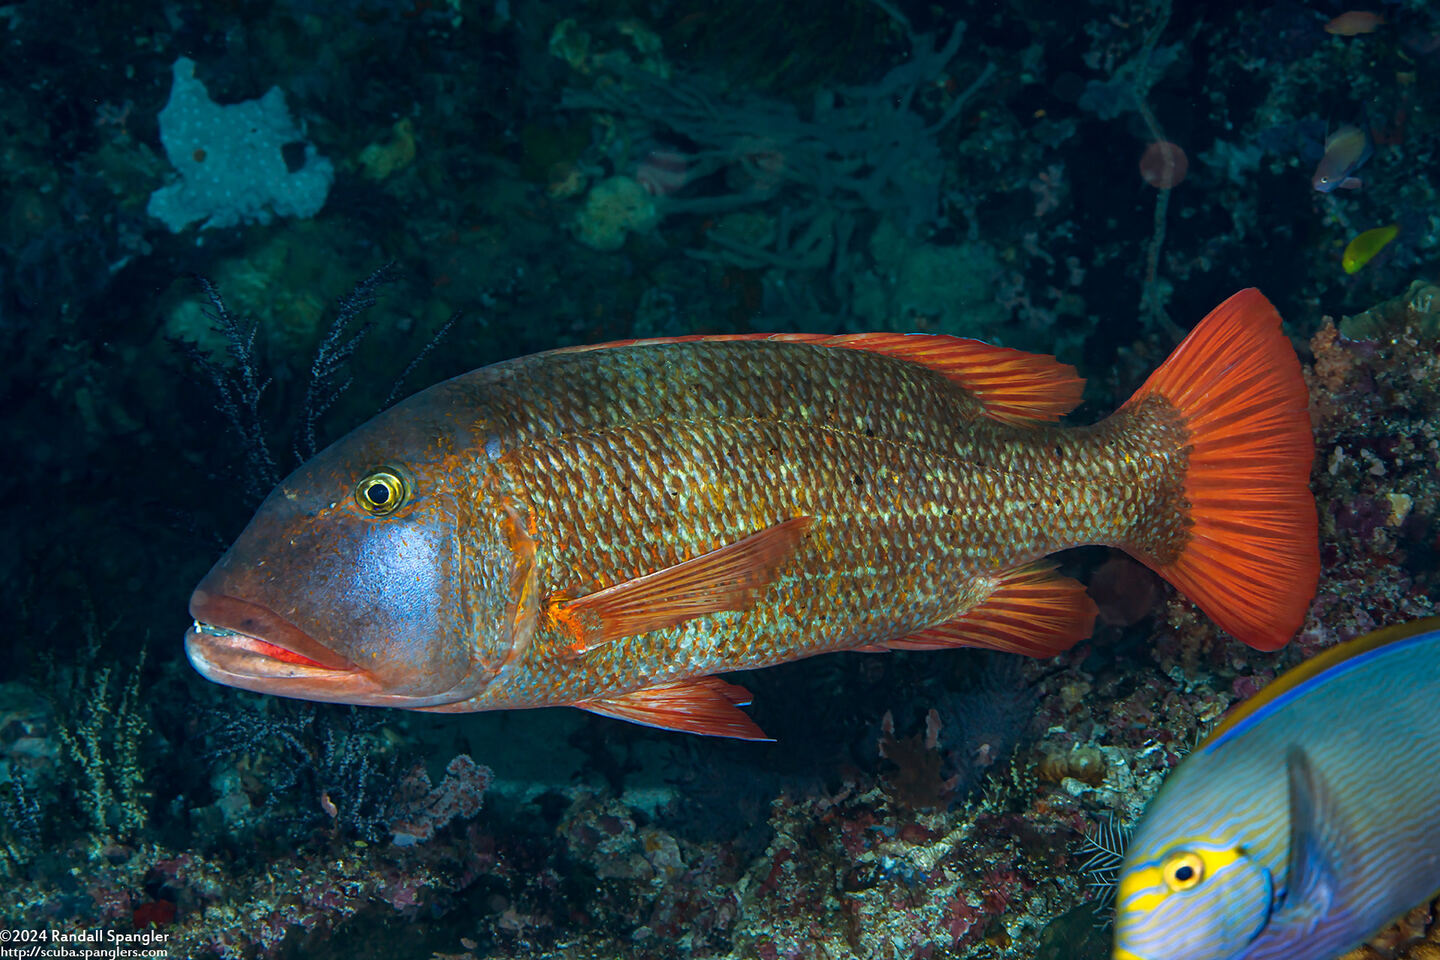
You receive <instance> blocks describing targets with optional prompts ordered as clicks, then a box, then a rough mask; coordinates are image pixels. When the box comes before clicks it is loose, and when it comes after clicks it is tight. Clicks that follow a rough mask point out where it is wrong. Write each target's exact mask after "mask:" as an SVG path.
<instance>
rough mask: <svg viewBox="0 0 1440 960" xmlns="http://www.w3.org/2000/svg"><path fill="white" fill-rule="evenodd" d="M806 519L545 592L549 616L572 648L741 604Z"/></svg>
mask: <svg viewBox="0 0 1440 960" xmlns="http://www.w3.org/2000/svg"><path fill="white" fill-rule="evenodd" d="M810 523H811V518H810V517H793V518H791V519H789V520H785V521H782V522H780V523H777V524H775V525H774V526H771V527H767V528H765V529H764V530H761V531H760V532H759V533H756V534H753V535H751V536H748V537H746V538H745V539H744V540H737V541H736V542H735V543H731V544H727V545H726V546H723V547H720V548H719V549H717V550H711V551H710V552H709V553H706V554H702V555H701V556H698V557H695V558H694V559H691V560H686V561H685V562H684V563H677V564H675V565H674V566H672V567H666V568H665V569H663V570H657V571H655V572H654V573H647V574H645V575H644V576H641V577H636V578H634V579H633V580H626V581H624V582H623V583H617V584H614V585H613V586H609V587H606V588H605V589H603V590H598V591H596V592H595V593H592V594H588V595H587V596H583V597H579V598H576V599H574V600H570V599H566V598H563V597H552V598H551V600H550V602H549V604H548V612H549V616H550V621H551V622H552V623H554V624H556V625H557V626H559V627H560V629H561V630H562V631H564V632H565V633H566V634H568V640H567V643H568V646H569V649H570V652H571V653H572V654H573V655H577V656H578V655H580V654H583V653H586V652H588V651H590V650H593V649H594V648H595V647H598V646H600V645H601V644H604V643H609V642H610V641H612V640H617V639H619V638H620V637H633V636H638V635H640V634H642V633H650V632H651V631H653V630H661V629H664V628H665V627H673V626H674V625H676V624H677V623H684V622H685V621H686V620H693V619H694V618H695V617H703V616H705V615H706V614H711V613H719V612H720V611H722V610H744V609H745V608H746V607H748V606H750V604H751V603H753V602H754V599H755V594H756V593H757V592H758V591H759V590H760V589H761V588H762V587H765V586H766V585H768V584H769V583H770V582H771V581H773V580H774V579H775V575H776V571H777V570H778V569H779V567H780V565H781V564H782V563H784V562H785V560H787V559H788V558H789V557H790V556H791V554H793V553H794V552H795V547H796V545H797V544H798V543H799V542H800V538H801V537H803V536H804V535H805V531H806V530H808V529H809V527H810Z"/></svg>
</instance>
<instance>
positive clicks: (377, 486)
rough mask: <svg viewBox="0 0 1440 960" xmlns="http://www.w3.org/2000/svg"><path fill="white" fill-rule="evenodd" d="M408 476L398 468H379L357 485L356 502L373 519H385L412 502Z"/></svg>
mask: <svg viewBox="0 0 1440 960" xmlns="http://www.w3.org/2000/svg"><path fill="white" fill-rule="evenodd" d="M410 491H411V485H410V480H409V477H408V475H407V474H406V473H405V472H404V471H402V470H401V469H399V468H398V467H379V468H377V469H375V470H372V471H370V472H369V473H367V474H366V475H365V476H364V478H362V479H361V481H360V482H359V483H357V484H355V502H356V503H357V504H359V505H360V509H361V510H363V511H365V512H366V513H368V514H369V515H370V516H372V517H385V516H389V515H390V514H392V513H394V512H395V511H396V510H399V509H400V508H401V507H403V506H404V505H405V504H406V503H408V502H409V501H410Z"/></svg>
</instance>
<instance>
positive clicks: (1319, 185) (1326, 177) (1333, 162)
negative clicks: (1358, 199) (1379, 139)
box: [1310, 123, 1375, 193]
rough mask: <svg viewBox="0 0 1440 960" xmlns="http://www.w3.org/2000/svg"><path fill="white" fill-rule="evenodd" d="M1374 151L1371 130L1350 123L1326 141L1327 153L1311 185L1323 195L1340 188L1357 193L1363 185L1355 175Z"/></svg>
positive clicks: (1312, 178) (1319, 164)
mask: <svg viewBox="0 0 1440 960" xmlns="http://www.w3.org/2000/svg"><path fill="white" fill-rule="evenodd" d="M1374 152H1375V143H1374V141H1373V140H1372V139H1371V137H1370V131H1369V130H1368V129H1366V128H1364V127H1358V126H1356V125H1355V124H1353V123H1347V124H1346V125H1345V126H1343V127H1341V128H1340V129H1339V130H1336V131H1335V132H1334V133H1332V134H1330V135H1329V136H1328V137H1326V138H1325V152H1324V154H1322V155H1321V157H1320V162H1319V163H1318V164H1316V165H1315V173H1314V175H1313V176H1311V178H1310V185H1311V186H1313V187H1314V188H1315V189H1316V190H1319V191H1320V192H1321V193H1331V192H1332V191H1334V190H1337V189H1340V190H1358V189H1359V188H1360V187H1361V185H1362V184H1361V182H1360V178H1359V177H1357V176H1355V173H1356V171H1358V170H1359V169H1360V168H1361V167H1362V166H1364V165H1365V161H1366V160H1369V159H1370V155H1371V154H1373V153H1374Z"/></svg>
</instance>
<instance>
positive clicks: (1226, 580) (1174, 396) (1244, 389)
mask: <svg viewBox="0 0 1440 960" xmlns="http://www.w3.org/2000/svg"><path fill="white" fill-rule="evenodd" d="M1155 396H1158V397H1162V398H1164V399H1165V400H1166V401H1168V402H1169V404H1170V405H1171V406H1172V407H1173V408H1174V409H1175V410H1176V411H1178V412H1179V414H1180V418H1181V420H1182V421H1183V423H1184V426H1185V429H1186V431H1187V432H1188V433H1189V448H1190V449H1189V465H1188V467H1187V469H1186V473H1185V479H1184V488H1183V493H1184V497H1185V499H1186V500H1187V501H1188V503H1189V516H1188V518H1187V520H1188V523H1189V530H1188V534H1189V535H1188V538H1187V540H1186V542H1185V544H1184V549H1183V552H1181V554H1180V555H1179V557H1177V558H1176V559H1174V560H1173V561H1171V562H1168V563H1160V562H1157V561H1156V560H1155V559H1153V558H1147V557H1146V556H1144V555H1143V551H1139V550H1132V551H1131V552H1132V553H1133V554H1134V555H1135V556H1136V557H1137V559H1140V560H1142V561H1144V562H1145V563H1146V564H1148V565H1149V566H1150V568H1151V569H1153V570H1154V571H1155V572H1156V573H1158V574H1160V575H1161V576H1162V577H1164V578H1165V579H1166V580H1169V581H1170V582H1171V583H1172V584H1174V585H1175V586H1176V587H1177V588H1179V590H1180V592H1181V593H1183V594H1185V596H1187V597H1189V598H1190V599H1191V600H1193V601H1194V602H1195V603H1196V604H1198V605H1199V606H1200V609H1202V610H1204V611H1205V613H1206V615H1207V616H1209V617H1210V619H1212V620H1214V621H1215V622H1216V623H1217V624H1219V625H1220V626H1221V627H1223V628H1224V629H1225V630H1227V631H1229V632H1230V633H1231V634H1233V635H1234V636H1235V637H1237V638H1238V639H1240V640H1243V641H1244V642H1245V643H1248V644H1249V645H1250V646H1252V647H1255V648H1256V649H1259V650H1276V649H1279V648H1280V647H1283V646H1284V645H1285V643H1286V641H1288V640H1289V639H1290V637H1291V636H1292V635H1293V634H1294V633H1295V631H1296V630H1298V629H1299V628H1300V625H1301V624H1302V623H1304V621H1305V611H1306V610H1307V609H1309V606H1310V600H1311V598H1312V597H1314V596H1315V584H1316V581H1317V579H1318V578H1319V575H1320V553H1319V543H1318V539H1317V530H1316V520H1315V499H1314V497H1313V496H1312V495H1311V493H1310V486H1309V480H1310V461H1311V459H1312V458H1313V456H1314V453H1315V443H1314V439H1313V438H1312V435H1311V432H1310V415H1309V412H1308V409H1307V408H1308V403H1309V398H1308V395H1307V392H1306V389H1305V381H1304V380H1303V379H1302V378H1301V375H1300V361H1299V360H1298V359H1297V358H1296V356H1295V350H1294V348H1293V347H1292V346H1291V345H1290V341H1289V340H1288V339H1286V337H1285V334H1284V333H1283V332H1282V331H1281V328H1280V314H1279V313H1277V312H1276V310H1275V307H1274V306H1273V305H1271V303H1270V301H1269V300H1266V299H1265V297H1264V295H1262V294H1261V293H1260V291H1259V290H1256V289H1253V288H1251V289H1248V290H1241V291H1240V292H1239V293H1237V294H1235V295H1234V296H1232V297H1230V299H1228V300H1226V301H1225V302H1224V303H1222V304H1220V306H1218V307H1216V308H1215V309H1214V310H1212V311H1210V315H1209V316H1207V317H1206V318H1205V319H1204V320H1201V321H1200V323H1199V324H1198V325H1197V326H1196V327H1195V329H1194V330H1192V331H1191V332H1190V335H1189V336H1188V337H1186V338H1185V341H1184V342H1183V343H1181V344H1180V346H1179V347H1177V348H1176V349H1175V352H1174V353H1172V354H1171V355H1170V357H1169V359H1167V360H1166V361H1165V362H1164V363H1163V364H1161V365H1160V368H1159V369H1158V370H1156V371H1155V372H1154V373H1153V374H1151V375H1150V379H1149V380H1147V381H1145V384H1144V386H1142V387H1141V388H1140V389H1139V390H1137V391H1136V392H1135V396H1133V397H1131V398H1130V400H1129V401H1127V402H1126V406H1127V407H1129V406H1131V405H1133V404H1135V403H1137V402H1139V401H1142V400H1145V399H1147V398H1149V397H1155Z"/></svg>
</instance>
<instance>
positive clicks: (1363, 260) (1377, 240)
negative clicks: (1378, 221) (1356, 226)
mask: <svg viewBox="0 0 1440 960" xmlns="http://www.w3.org/2000/svg"><path fill="white" fill-rule="evenodd" d="M1399 233H1400V225H1399V224H1396V223H1392V224H1390V225H1389V226H1386V227H1372V228H1371V229H1369V230H1366V231H1364V232H1362V233H1359V234H1356V235H1355V238H1354V239H1352V240H1351V241H1350V242H1349V243H1347V244H1346V245H1345V252H1344V253H1343V254H1342V255H1341V256H1340V266H1341V267H1343V268H1344V270H1345V272H1346V273H1357V272H1359V270H1360V268H1361V267H1363V266H1365V264H1367V263H1369V262H1370V261H1371V260H1373V259H1374V258H1375V255H1376V254H1378V253H1379V252H1380V251H1381V250H1384V249H1385V248H1386V247H1387V246H1388V245H1389V244H1390V241H1391V240H1394V239H1395V237H1396V236H1398V235H1399Z"/></svg>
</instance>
